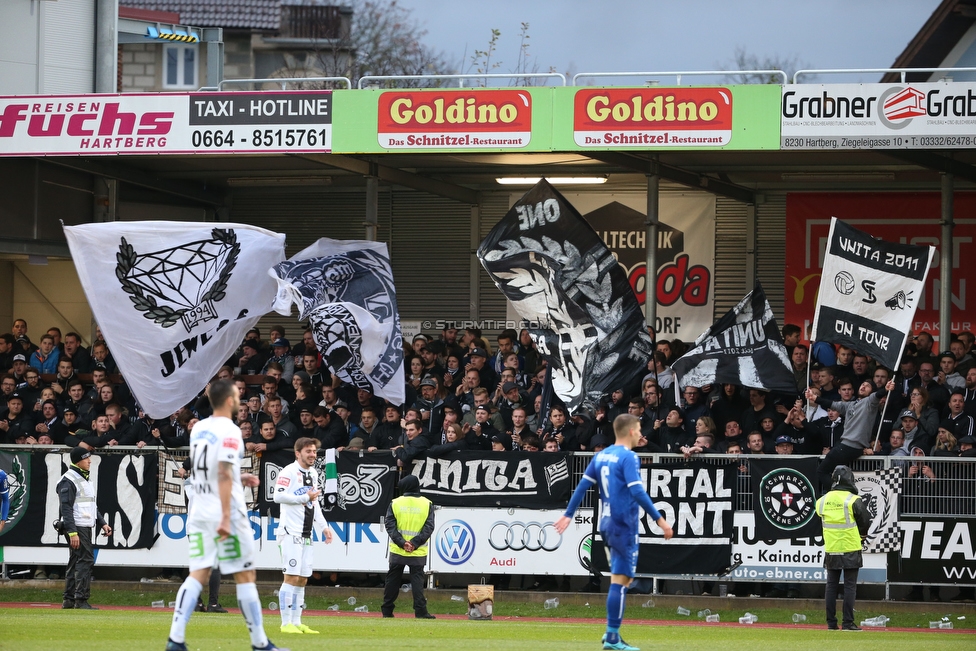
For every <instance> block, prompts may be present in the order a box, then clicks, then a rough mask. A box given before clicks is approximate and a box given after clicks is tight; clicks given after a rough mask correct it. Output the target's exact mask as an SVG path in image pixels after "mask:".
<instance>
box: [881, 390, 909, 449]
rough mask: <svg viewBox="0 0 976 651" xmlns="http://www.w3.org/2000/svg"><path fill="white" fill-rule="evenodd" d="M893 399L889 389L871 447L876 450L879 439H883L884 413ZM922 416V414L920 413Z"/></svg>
mask: <svg viewBox="0 0 976 651" xmlns="http://www.w3.org/2000/svg"><path fill="white" fill-rule="evenodd" d="M889 400H891V391H890V390H889V391H888V395H887V396H886V397H885V403H884V407H882V408H881V418H879V419H878V433H877V434H875V435H874V445H872V446H871V449H872V450H874V448H876V447H877V446H878V441H880V440H881V428H882V427H883V426H884V413H885V411H887V410H888V401H889ZM919 416H921V414H919Z"/></svg>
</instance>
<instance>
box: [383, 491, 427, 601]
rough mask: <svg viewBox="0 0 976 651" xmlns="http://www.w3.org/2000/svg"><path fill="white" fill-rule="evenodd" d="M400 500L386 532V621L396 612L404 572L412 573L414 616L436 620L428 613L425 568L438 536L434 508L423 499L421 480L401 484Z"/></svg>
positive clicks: (389, 514) (388, 516)
mask: <svg viewBox="0 0 976 651" xmlns="http://www.w3.org/2000/svg"><path fill="white" fill-rule="evenodd" d="M399 488H400V492H401V493H402V494H401V496H400V497H398V498H396V499H395V500H393V501H392V502H391V503H390V508H388V509H387V511H386V522H385V524H386V532H387V533H388V534H389V535H390V571H389V572H388V573H387V575H386V588H385V590H384V591H383V607H382V612H383V617H393V608H394V605H395V602H396V598H397V595H398V594H399V591H400V581H401V580H402V579H403V568H404V567H407V568H409V569H410V587H411V589H412V591H413V612H414V616H415V617H417V619H434V616H433V615H431V614H430V613H429V612H427V597H425V596H424V565H426V564H427V541H428V540H430V536H431V534H433V533H434V506H433V505H432V504H431V503H430V500H429V499H427V498H426V497H423V496H421V495H420V480H418V479H417V478H416V477H415V476H414V475H407V476H406V477H404V478H403V479H401V480H400V485H399Z"/></svg>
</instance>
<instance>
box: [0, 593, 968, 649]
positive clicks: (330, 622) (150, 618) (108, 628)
mask: <svg viewBox="0 0 976 651" xmlns="http://www.w3.org/2000/svg"><path fill="white" fill-rule="evenodd" d="M170 617H171V612H170V611H168V610H165V611H164V610H149V609H141V610H134V609H131V608H130V609H114V608H112V607H105V608H104V609H102V610H99V611H97V612H95V611H86V612H77V611H62V610H59V609H56V608H54V607H51V605H49V604H47V605H44V606H43V607H42V606H40V605H39V606H38V607H29V606H28V607H20V608H0V621H2V622H3V626H2V628H0V649H3V650H4V651H7V650H9V651H15V650H16V651H54V650H61V649H75V648H85V647H90V648H93V649H98V650H99V651H132V650H137V651H152V650H154V649H158V650H161V649H163V648H164V647H165V644H166V637H167V634H168V632H169V623H170ZM304 622H305V623H306V624H308V625H310V626H311V627H312V628H315V629H318V630H319V631H321V635H301V636H299V635H283V634H281V633H280V632H278V625H279V623H280V619H279V616H278V613H277V612H267V611H266V612H265V630H266V631H267V632H268V634H269V637H270V638H271V639H272V640H274V641H275V643H277V644H278V645H284V646H286V647H288V648H291V649H293V650H294V651H304V650H306V649H307V650H312V649H318V650H321V649H323V648H328V649H396V650H397V651H408V650H413V649H416V650H417V651H457V650H458V649H488V650H494V649H497V650H498V651H517V650H520V649H525V650H526V651H546V650H550V649H551V650H552V651H576V650H579V651H587V650H589V651H594V650H598V649H601V648H602V645H601V644H600V636H601V635H602V633H603V630H604V623H603V621H601V620H597V619H592V620H580V619H575V620H565V619H541V618H504V619H496V620H494V621H481V622H476V621H468V620H467V619H463V618H461V617H459V616H452V615H439V616H438V618H437V619H436V620H417V619H414V618H413V617H412V616H410V614H409V613H406V614H402V615H399V614H398V616H397V617H396V618H395V619H392V620H390V619H382V618H380V617H379V615H378V614H374V613H370V614H368V615H366V614H359V613H355V614H353V613H322V612H321V611H319V612H317V613H314V614H306V616H305V618H304ZM621 633H622V634H623V635H624V639H626V640H627V641H628V642H629V643H630V644H633V645H635V646H638V647H640V648H641V649H675V648H678V649H709V650H714V649H722V650H723V651H730V650H733V649H748V650H749V651H755V650H756V649H786V648H788V649H790V650H791V651H797V650H800V649H816V650H818V651H823V650H825V649H830V650H831V651H833V650H844V649H851V650H852V651H855V650H856V651H872V650H875V649H876V650H878V651H882V650H884V651H891V650H892V649H908V648H918V647H919V645H925V646H926V647H927V648H937V649H939V650H940V651H950V650H953V649H960V650H961V649H973V648H976V639H974V636H973V634H972V632H971V631H966V632H965V633H963V632H959V631H933V632H929V631H928V630H927V629H924V630H918V631H895V630H865V631H862V632H845V631H827V630H825V629H824V628H823V627H822V626H813V625H811V626H790V625H785V626H782V625H781V626H772V625H761V624H760V625H752V626H743V625H739V624H738V623H728V624H727V623H720V624H704V623H701V622H688V623H685V624H675V623H673V622H653V621H651V622H649V621H634V620H631V621H629V622H628V621H625V622H624V627H623V628H622V629H621ZM187 645H188V646H189V648H190V649H193V650H199V651H217V650H220V651H223V650H227V651H232V650H240V651H248V649H250V645H249V643H248V637H247V632H246V630H245V628H244V623H243V620H242V619H241V617H240V615H239V614H236V613H233V612H232V613H228V614H211V613H194V615H193V618H192V619H191V620H190V625H189V627H188V629H187Z"/></svg>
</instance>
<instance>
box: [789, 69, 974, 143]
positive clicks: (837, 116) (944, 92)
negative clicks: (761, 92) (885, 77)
mask: <svg viewBox="0 0 976 651" xmlns="http://www.w3.org/2000/svg"><path fill="white" fill-rule="evenodd" d="M780 110H781V120H782V127H781V128H782V131H781V146H782V148H783V149H961V148H970V147H973V146H974V145H976V83H947V82H940V83H920V84H914V83H913V84H829V85H827V84H825V85H817V84H804V85H797V84H789V85H786V86H783V100H782V104H781V107H780Z"/></svg>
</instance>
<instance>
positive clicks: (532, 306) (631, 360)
mask: <svg viewBox="0 0 976 651" xmlns="http://www.w3.org/2000/svg"><path fill="white" fill-rule="evenodd" d="M478 259H479V260H481V264H482V265H483V266H484V268H485V270H486V271H487V272H488V275H489V276H490V277H491V279H492V280H493V281H494V283H495V285H496V286H498V288H499V289H500V290H501V291H502V293H503V294H505V296H506V297H508V300H510V301H511V302H512V304H513V305H514V306H515V309H516V310H517V311H518V313H519V314H520V315H521V316H522V318H523V319H526V320H527V321H528V322H529V323H528V326H529V334H530V335H531V336H532V339H533V341H535V344H536V347H537V348H538V349H539V352H540V353H541V354H542V355H544V356H545V357H546V359H547V360H548V361H549V368H550V370H551V377H552V387H553V390H554V391H555V393H556V395H557V396H558V397H559V399H560V400H562V401H563V403H564V404H565V405H566V407H567V408H568V409H569V411H570V413H576V412H577V411H578V410H579V409H580V408H581V407H582V408H583V409H586V410H592V409H593V408H594V407H595V406H596V404H597V403H598V402H599V401H600V400H601V399H602V398H603V397H604V396H605V395H607V394H609V393H611V392H612V391H613V390H615V389H619V388H621V387H624V386H627V385H629V384H630V383H631V381H632V380H633V378H635V377H640V376H641V372H642V371H645V372H646V369H647V360H648V359H650V355H651V352H652V343H651V338H650V335H648V334H647V329H646V328H645V327H644V315H643V313H642V312H641V309H640V305H639V304H638V303H637V297H636V296H634V291H633V289H631V287H630V283H629V282H628V281H627V277H626V276H625V275H624V271H623V269H621V267H620V265H619V264H617V261H616V259H615V258H614V257H613V254H612V253H611V252H610V249H609V248H607V246H606V244H605V243H604V242H603V240H602V239H600V236H599V235H597V233H596V231H594V230H593V227H592V226H590V225H589V224H588V223H587V222H586V220H584V219H583V217H582V216H581V215H580V214H579V212H577V210H576V209H575V208H573V206H572V205H570V203H569V202H568V201H566V199H565V198H564V197H563V196H562V195H561V194H559V192H557V191H556V189H555V188H553V187H552V186H551V185H549V183H548V182H546V181H545V180H542V181H539V183H538V184H536V186H535V187H533V188H532V189H531V190H529V191H528V192H526V193H525V195H524V196H523V197H522V198H521V199H519V200H518V201H517V202H516V203H515V205H514V206H512V209H511V210H509V211H508V213H507V214H506V215H505V217H504V218H502V220H501V221H500V222H498V224H497V225H496V226H495V227H494V228H493V229H491V232H490V233H488V236H487V237H486V238H485V240H484V242H482V243H481V246H480V247H478Z"/></svg>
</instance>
